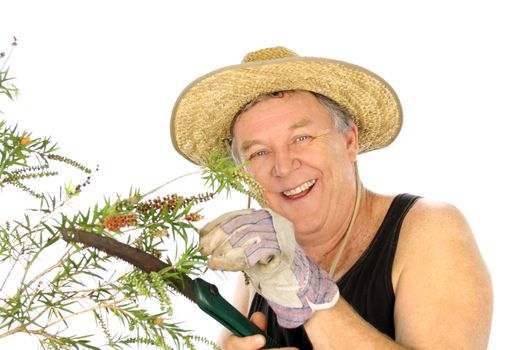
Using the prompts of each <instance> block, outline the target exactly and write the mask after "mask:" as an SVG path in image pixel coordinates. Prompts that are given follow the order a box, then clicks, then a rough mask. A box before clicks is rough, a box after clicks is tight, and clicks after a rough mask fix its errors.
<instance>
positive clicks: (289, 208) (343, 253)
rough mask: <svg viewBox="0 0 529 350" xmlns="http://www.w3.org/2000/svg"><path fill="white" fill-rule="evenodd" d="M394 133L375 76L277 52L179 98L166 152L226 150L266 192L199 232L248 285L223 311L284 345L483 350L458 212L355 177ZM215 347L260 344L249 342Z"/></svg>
mask: <svg viewBox="0 0 529 350" xmlns="http://www.w3.org/2000/svg"><path fill="white" fill-rule="evenodd" d="M401 124H402V112H401V108H400V103H399V100H398V98H397V96H396V94H395V93H394V91H393V90H392V89H391V87H390V86H389V85H388V84H387V83H386V82H385V81H384V80H382V79H381V78H380V77H378V76H377V75H375V74H373V73H371V72H369V71H367V70H365V69H363V68H361V67H358V66H355V65H352V64H349V63H345V62H341V61H335V60H329V59H322V58H310V57H299V56H297V55H296V54H295V53H293V52H292V51H290V50H287V49H285V48H282V47H278V48H270V49H264V50H260V51H256V52H252V53H250V54H248V55H247V56H246V57H245V59H244V61H243V63H242V64H240V65H236V66H230V67H226V68H223V69H220V70H217V71H214V72H212V73H210V74H208V75H205V76H203V77H201V78H199V79H198V80H196V81H195V82H193V83H192V84H191V85H189V86H188V87H187V88H186V89H185V90H184V92H182V94H181V95H180V97H179V99H178V100H177V102H176V104H175V108H174V110H173V117H172V121H171V135H172V139H173V144H174V145H175V147H176V149H177V150H178V151H179V152H180V153H181V154H182V155H183V156H184V157H186V158H187V159H189V160H191V161H193V162H195V163H197V164H201V163H202V159H203V157H205V156H206V155H207V154H208V153H210V152H211V151H213V150H221V149H222V148H223V147H224V146H225V145H226V141H227V140H228V141H229V144H230V145H231V153H232V155H233V157H234V158H235V160H236V161H238V162H245V163H246V164H247V166H246V169H247V171H249V172H250V173H251V174H252V175H253V176H254V177H255V179H256V180H257V181H258V182H259V183H260V184H261V185H262V186H263V188H264V190H265V192H264V199H265V200H266V201H267V203H268V204H267V207H266V208H263V209H260V210H254V209H245V210H240V211H235V212H229V213H226V214H224V215H222V216H221V217H219V218H217V219H216V220H214V221H212V222H210V223H209V224H207V225H206V226H205V227H204V228H202V229H201V231H200V235H201V239H200V247H201V250H202V252H203V253H204V254H206V255H208V256H209V262H208V264H209V266H210V267H211V268H214V269H220V270H228V271H244V272H245V273H246V274H247V275H248V276H249V277H250V282H251V283H250V285H249V286H247V285H245V284H244V283H242V282H241V283H240V285H239V286H238V288H237V296H236V300H235V304H236V305H237V306H238V308H239V309H240V310H241V311H242V312H243V313H248V315H249V317H251V319H252V321H253V322H254V323H255V324H257V325H258V326H259V327H261V328H262V329H265V330H266V333H267V334H269V335H270V336H271V337H272V338H275V339H276V340H278V341H279V342H280V343H281V344H282V345H283V346H285V347H295V348H298V349H311V348H313V347H314V348H317V349H407V348H409V349H435V348H439V349H485V348H486V347H487V341H488V336H489V332H490V322H491V314H492V306H491V304H492V291H491V284H490V279H489V275H488V272H487V270H486V267H485V265H484V263H483V261H482V258H481V256H480V253H479V251H478V249H477V246H476V243H475V241H474V239H473V235H472V232H471V230H470V228H469V226H468V224H467V223H466V221H465V219H464V217H463V215H462V214H461V213H460V212H459V211H458V210H457V209H456V208H454V207H452V206H450V205H448V204H445V203H439V202H435V201H432V200H427V199H424V198H420V197H418V196H413V195H409V194H399V195H382V194H378V193H376V192H373V191H371V190H368V189H366V188H365V187H364V186H363V184H362V182H361V181H360V178H359V175H358V168H357V156H358V155H359V154H360V153H362V152H367V151H371V150H375V149H378V148H382V147H385V146H387V145H388V144H390V143H391V142H392V141H393V140H394V139H395V137H396V136H397V134H398V132H399V130H400V127H401ZM255 292H257V293H255ZM221 342H222V344H221V345H222V346H224V348H225V349H229V350H232V349H259V348H262V347H263V346H264V339H263V337H262V336H259V335H257V336H252V337H245V338H239V337H236V336H234V335H229V334H225V335H224V337H223V338H222V340H221Z"/></svg>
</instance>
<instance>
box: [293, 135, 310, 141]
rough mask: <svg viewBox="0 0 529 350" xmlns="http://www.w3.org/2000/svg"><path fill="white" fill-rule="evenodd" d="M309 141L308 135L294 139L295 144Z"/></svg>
mask: <svg viewBox="0 0 529 350" xmlns="http://www.w3.org/2000/svg"><path fill="white" fill-rule="evenodd" d="M311 139H312V137H311V136H309V135H301V136H298V137H296V142H303V141H309V140H311Z"/></svg>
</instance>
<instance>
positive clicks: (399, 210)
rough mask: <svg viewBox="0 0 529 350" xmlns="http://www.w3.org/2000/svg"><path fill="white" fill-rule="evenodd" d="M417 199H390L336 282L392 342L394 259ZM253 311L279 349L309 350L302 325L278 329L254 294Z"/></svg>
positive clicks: (269, 313)
mask: <svg viewBox="0 0 529 350" xmlns="http://www.w3.org/2000/svg"><path fill="white" fill-rule="evenodd" d="M418 198H419V197H417V196H412V195H410V194H399V195H397V196H396V197H395V198H394V199H393V202H392V203H391V206H390V207H389V209H388V212H387V213H386V216H385V217H384V220H383V221H382V224H381V225H380V228H379V229H378V231H377V233H376V235H375V237H374V238H373V241H371V244H370V245H369V247H368V248H367V249H366V250H365V252H364V253H363V254H362V256H361V257H360V258H359V259H358V261H357V262H356V263H355V264H354V265H353V267H351V269H350V270H349V271H348V272H346V273H345V275H343V276H342V278H340V280H339V281H338V282H337V285H338V288H339V289H340V295H341V297H342V298H344V299H345V300H346V301H347V302H348V303H349V304H351V305H352V306H353V308H354V309H355V310H356V312H358V314H359V315H360V316H362V317H363V318H364V319H365V320H366V321H367V322H369V323H370V324H371V325H373V326H374V327H375V328H377V329H378V330H379V331H380V332H382V333H385V334H387V335H388V336H390V337H391V338H393V339H395V324H394V322H393V310H394V306H395V294H394V292H393V284H392V280H391V271H392V268H393V259H394V257H395V251H396V250H397V243H398V239H399V233H400V228H401V225H402V221H403V220H404V217H405V216H406V214H407V213H408V210H409V209H410V208H411V207H412V206H413V204H414V203H415V201H416V200H417V199H418ZM256 311H261V312H263V313H264V314H265V315H266V318H267V320H268V328H267V330H266V333H267V335H268V336H270V337H272V338H273V339H275V340H276V341H278V342H279V343H280V344H281V345H282V346H294V347H297V348H298V349H300V350H304V349H312V344H311V343H310V341H309V339H308V336H307V334H306V333H305V329H304V328H303V326H300V327H298V328H294V329H285V328H282V327H280V326H279V325H278V324H277V320H276V316H275V314H274V311H273V310H272V309H271V308H270V307H269V306H268V303H267V302H266V300H265V299H264V298H263V297H261V296H260V295H259V294H256V295H255V297H254V299H253V301H252V305H251V307H250V311H249V315H251V314H253V313H254V312H256Z"/></svg>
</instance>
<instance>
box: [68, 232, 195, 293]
mask: <svg viewBox="0 0 529 350" xmlns="http://www.w3.org/2000/svg"><path fill="white" fill-rule="evenodd" d="M61 233H62V237H63V239H64V240H65V241H67V242H76V243H81V244H83V245H85V246H89V247H93V248H96V249H98V250H102V251H104V252H105V253H107V254H109V255H112V256H115V257H117V258H119V259H121V260H124V261H126V262H128V263H129V264H132V265H134V266H135V267H137V268H138V269H140V270H142V271H144V272H147V273H149V272H160V271H161V270H167V269H170V268H171V265H169V264H167V263H165V262H163V261H161V260H160V259H158V258H157V257H155V256H153V255H151V254H149V253H146V252H144V251H142V250H140V249H138V248H135V247H131V246H130V245H127V244H125V243H121V242H120V241H118V240H116V239H114V238H110V237H106V236H102V235H98V234H95V233H93V232H88V231H84V230H80V229H63V230H62V231H61ZM163 279H164V280H165V281H167V282H169V284H171V285H172V286H173V287H174V289H176V291H178V292H179V293H180V294H182V295H183V296H185V297H187V298H188V299H189V300H191V301H192V302H194V303H197V296H196V295H195V291H194V288H193V280H192V279H191V278H189V276H187V275H185V274H179V276H178V277H175V276H171V275H168V276H164V277H163Z"/></svg>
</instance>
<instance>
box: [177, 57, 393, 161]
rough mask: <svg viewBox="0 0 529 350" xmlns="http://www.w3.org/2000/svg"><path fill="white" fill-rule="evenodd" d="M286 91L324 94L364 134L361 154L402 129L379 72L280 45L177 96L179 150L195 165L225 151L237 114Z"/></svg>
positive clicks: (215, 73)
mask: <svg viewBox="0 0 529 350" xmlns="http://www.w3.org/2000/svg"><path fill="white" fill-rule="evenodd" d="M283 90H308V91H313V92H317V93H320V94H322V95H325V96H327V97H329V98H331V99H333V100H335V101H336V102H338V103H339V104H340V105H342V106H343V107H344V108H346V109H347V110H349V112H350V113H351V114H352V115H353V118H354V121H355V123H356V124H357V125H358V128H359V130H360V153H363V152H368V151H372V150H375V149H379V148H382V147H385V146H387V145H389V144H390V143H391V142H392V141H393V140H394V139H395V138H396V137H397V135H398V133H399V131H400V128H401V125H402V108H401V105H400V102H399V99H398V97H397V95H396V94H395V92H394V91H393V89H392V88H391V87H390V86H389V84H387V83H386V82H385V81H384V80H383V79H382V78H380V77H379V76H377V75H376V74H374V73H372V72H370V71H368V70H366V69H364V68H362V67H359V66H356V65H353V64H350V63H346V62H342V61H337V60H331V59H325V58H316V57H300V56H297V55H296V54H295V53H294V52H292V51H290V50H288V49H286V48H283V47H276V48H270V49H263V50H259V51H255V52H251V53H249V54H248V55H246V56H245V58H244V60H243V63H242V64H239V65H234V66H229V67H225V68H221V69H219V70H216V71H213V72H211V73H209V74H206V75H204V76H202V77H200V78H198V79H197V80H195V81H194V82H192V83H191V84H190V85H188V86H187V87H186V88H185V89H184V91H183V92H182V93H181V94H180V96H179V97H178V99H177V101H176V103H175V106H174V108H173V113H172V117H171V138H172V141H173V145H174V147H175V148H176V150H177V151H178V152H179V153H180V154H181V155H183V156H184V157H185V158H187V159H188V160H190V161H191V162H193V163H196V164H203V161H202V159H204V158H205V157H206V156H207V155H208V154H209V153H210V152H211V151H213V150H222V149H225V147H226V143H225V140H226V139H229V138H231V135H230V130H229V129H230V124H231V121H232V119H233V116H234V115H235V114H236V113H237V112H238V111H239V110H240V109H241V108H242V107H243V106H244V105H246V104H247V103H248V102H250V101H252V100H253V99H255V98H256V97H257V96H259V95H262V94H266V93H270V92H275V91H283Z"/></svg>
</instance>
